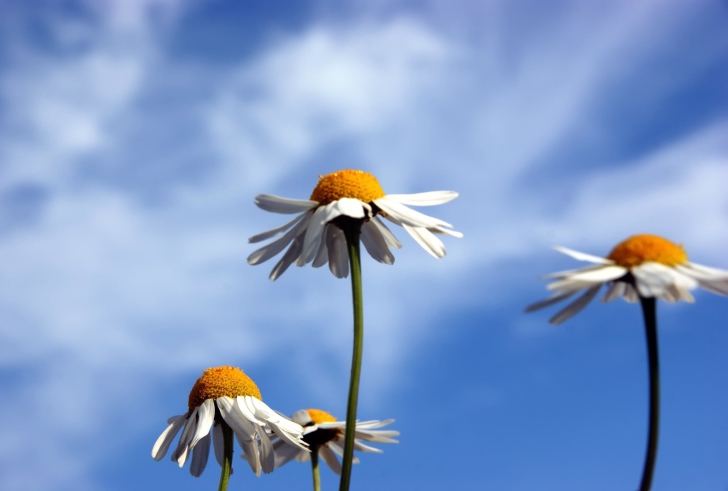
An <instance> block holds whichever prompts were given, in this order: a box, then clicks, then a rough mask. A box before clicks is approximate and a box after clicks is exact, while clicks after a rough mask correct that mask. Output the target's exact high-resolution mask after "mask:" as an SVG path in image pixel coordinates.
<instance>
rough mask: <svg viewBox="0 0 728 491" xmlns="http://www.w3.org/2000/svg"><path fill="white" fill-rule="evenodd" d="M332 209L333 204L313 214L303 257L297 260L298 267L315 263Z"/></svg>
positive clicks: (305, 238) (302, 252)
mask: <svg viewBox="0 0 728 491" xmlns="http://www.w3.org/2000/svg"><path fill="white" fill-rule="evenodd" d="M331 209H332V207H331V204H328V205H326V206H320V207H318V208H316V211H314V212H313V216H312V217H311V222H310V223H309V224H308V227H306V235H305V236H304V239H303V250H302V251H301V255H300V256H298V259H296V266H305V265H306V264H308V263H310V262H311V261H313V258H314V255H315V254H316V251H317V250H318V246H319V243H320V242H321V238H322V237H323V232H324V227H325V226H326V223H327V222H328V217H329V214H330V211H331Z"/></svg>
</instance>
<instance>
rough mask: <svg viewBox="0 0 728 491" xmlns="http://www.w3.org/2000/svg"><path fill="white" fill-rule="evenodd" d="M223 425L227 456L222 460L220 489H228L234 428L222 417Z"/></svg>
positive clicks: (224, 450)
mask: <svg viewBox="0 0 728 491" xmlns="http://www.w3.org/2000/svg"><path fill="white" fill-rule="evenodd" d="M220 425H221V427H222V441H223V453H224V454H225V457H224V458H223V461H222V472H221V473H220V485H219V486H218V487H217V490H218V491H227V487H228V481H229V480H230V469H232V466H233V429H232V428H230V426H228V424H227V423H226V422H225V421H224V420H222V419H220Z"/></svg>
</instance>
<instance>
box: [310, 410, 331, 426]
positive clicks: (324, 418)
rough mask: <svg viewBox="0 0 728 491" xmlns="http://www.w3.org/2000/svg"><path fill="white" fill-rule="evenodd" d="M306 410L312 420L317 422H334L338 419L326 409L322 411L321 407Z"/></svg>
mask: <svg viewBox="0 0 728 491" xmlns="http://www.w3.org/2000/svg"><path fill="white" fill-rule="evenodd" d="M306 412H307V413H308V415H309V416H310V417H311V421H313V422H314V423H316V424H319V423H333V422H334V421H336V418H334V417H333V416H331V415H330V414H329V413H327V412H326V411H322V410H320V409H306Z"/></svg>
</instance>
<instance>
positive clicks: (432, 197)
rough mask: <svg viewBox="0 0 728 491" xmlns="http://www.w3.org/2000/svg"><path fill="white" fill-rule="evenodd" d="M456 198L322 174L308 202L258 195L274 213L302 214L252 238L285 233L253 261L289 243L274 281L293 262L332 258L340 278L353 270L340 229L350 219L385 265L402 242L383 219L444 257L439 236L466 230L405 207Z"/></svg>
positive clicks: (360, 176)
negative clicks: (392, 191)
mask: <svg viewBox="0 0 728 491" xmlns="http://www.w3.org/2000/svg"><path fill="white" fill-rule="evenodd" d="M457 196H458V193H456V192H454V191H432V192H428V193H419V194H385V193H384V191H383V190H382V187H381V186H380V185H379V182H378V181H377V178H376V177H374V176H373V175H372V174H369V173H368V172H364V171H360V170H349V169H346V170H340V171H337V172H333V173H331V174H327V175H325V176H319V182H318V184H317V185H316V188H315V189H314V190H313V193H312V194H311V199H308V200H296V199H288V198H281V197H278V196H272V195H269V194H259V195H258V196H256V198H255V204H256V205H257V206H258V207H259V208H262V209H263V210H266V211H270V212H273V213H283V214H296V213H297V214H298V215H297V216H296V217H295V218H294V219H293V220H291V221H290V222H288V223H286V224H284V225H282V226H280V227H278V228H274V229H273V230H269V231H267V232H263V233H262V234H258V235H256V236H254V237H251V238H250V242H251V243H255V242H261V241H264V240H268V239H270V238H273V237H277V236H279V235H281V234H283V235H282V237H280V238H278V239H276V240H274V241H273V242H271V243H269V244H267V245H265V246H263V247H261V248H260V249H258V250H257V251H255V252H253V253H252V254H251V255H250V256H249V257H248V263H249V264H251V265H255V264H260V263H262V262H265V261H267V260H268V259H270V258H272V257H273V256H275V255H277V254H278V253H280V252H281V251H283V249H285V248H286V247H288V250H287V251H286V252H285V254H283V256H282V258H281V259H280V261H278V264H276V265H275V267H274V268H273V271H271V274H270V279H271V280H275V279H276V278H278V277H279V276H280V275H282V274H283V272H284V271H286V269H288V267H289V266H290V265H291V264H294V263H295V264H296V266H305V265H306V264H308V263H310V262H312V261H313V266H314V267H315V268H318V267H320V266H323V265H324V264H326V263H327V262H328V263H329V269H330V270H331V272H332V273H333V274H334V275H335V276H336V277H337V278H345V277H346V276H347V275H348V274H349V264H348V252H347V248H346V239H345V237H344V232H343V231H342V229H341V220H342V219H343V218H345V217H349V218H352V219H355V220H361V221H362V227H361V242H362V243H363V244H364V247H365V248H366V250H367V252H369V254H370V255H371V256H372V257H373V258H374V259H375V260H377V261H379V262H380V263H384V264H394V255H393V254H392V251H391V250H390V247H392V248H395V249H399V248H401V247H402V244H401V243H400V242H399V241H398V240H397V239H396V238H395V237H394V235H393V234H392V232H390V231H389V229H388V228H387V227H386V225H384V223H383V222H382V220H380V218H379V217H382V218H385V219H387V220H388V221H390V222H391V223H393V224H395V225H399V226H401V227H403V228H404V229H405V230H406V231H407V232H408V233H409V234H410V235H411V236H412V238H414V239H415V241H417V243H418V244H420V245H421V246H422V247H423V248H424V249H425V250H426V251H427V252H429V253H430V254H432V255H433V256H434V257H436V258H441V257H443V256H444V255H445V246H444V245H443V243H442V242H441V241H440V239H438V238H437V236H436V234H447V235H452V236H453V237H462V234H461V233H460V232H456V231H454V230H450V229H451V228H452V225H450V224H449V223H446V222H443V221H442V220H438V219H437V218H432V217H430V216H427V215H424V214H422V213H419V212H417V211H414V210H412V209H411V208H409V207H407V206H406V205H414V206H431V205H440V204H443V203H447V202H448V201H450V200H453V199H455V198H457ZM289 244H290V246H289Z"/></svg>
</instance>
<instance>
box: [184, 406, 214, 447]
mask: <svg viewBox="0 0 728 491" xmlns="http://www.w3.org/2000/svg"><path fill="white" fill-rule="evenodd" d="M197 417H198V418H199V419H198V422H197V428H196V430H195V433H194V435H193V436H192V441H191V442H190V448H193V447H194V446H195V445H197V442H199V441H200V439H202V438H203V437H205V436H206V435H208V434H209V433H210V427H211V426H212V422H213V421H214V419H215V402H214V401H213V400H212V399H205V401H204V402H203V403H202V404H200V407H199V412H198V413H197Z"/></svg>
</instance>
